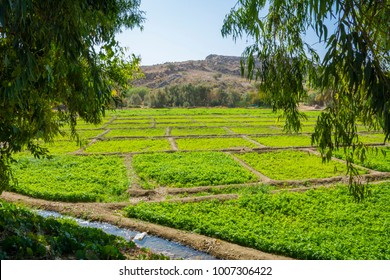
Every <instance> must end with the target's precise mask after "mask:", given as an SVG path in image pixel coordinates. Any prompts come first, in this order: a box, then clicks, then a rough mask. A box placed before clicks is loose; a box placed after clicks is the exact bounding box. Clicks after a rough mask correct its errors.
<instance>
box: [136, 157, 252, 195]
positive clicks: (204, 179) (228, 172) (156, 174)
mask: <svg viewBox="0 0 390 280" xmlns="http://www.w3.org/2000/svg"><path fill="white" fill-rule="evenodd" d="M133 167H134V170H135V171H136V173H137V175H138V176H139V177H140V179H141V181H142V184H143V186H144V187H146V188H150V187H156V186H158V185H162V186H169V187H194V186H210V185H227V184H239V183H248V182H253V181H256V180H257V178H256V176H255V175H254V174H252V173H251V172H250V171H248V170H246V169H245V168H243V167H242V166H241V165H240V164H238V163H237V162H235V161H234V159H233V158H232V157H230V156H229V155H226V154H224V153H218V152H193V153H180V152H179V153H172V154H162V153H155V154H143V155H135V156H134V157H133Z"/></svg>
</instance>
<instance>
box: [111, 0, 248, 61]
mask: <svg viewBox="0 0 390 280" xmlns="http://www.w3.org/2000/svg"><path fill="white" fill-rule="evenodd" d="M236 2H237V0H142V1H141V10H143V11H144V12H145V13H146V15H145V17H146V20H145V23H144V30H143V31H142V32H141V31H139V30H125V31H123V32H122V33H121V34H119V35H118V36H117V38H118V40H119V41H120V42H121V45H122V46H123V47H128V48H129V49H130V53H134V54H135V55H137V56H140V57H141V59H142V60H141V65H152V64H159V63H164V62H176V61H186V60H201V59H204V58H205V57H206V56H207V55H209V54H219V55H234V56H241V53H242V52H243V51H244V49H245V46H246V45H247V44H248V43H247V42H246V41H245V40H243V41H240V42H238V41H237V42H236V43H235V42H234V41H233V39H232V37H227V38H223V37H222V35H221V28H222V25H223V20H224V18H225V15H226V14H228V13H229V11H230V9H231V8H233V7H234V5H235V4H236Z"/></svg>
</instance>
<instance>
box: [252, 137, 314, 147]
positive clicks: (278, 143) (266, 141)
mask: <svg viewBox="0 0 390 280" xmlns="http://www.w3.org/2000/svg"><path fill="white" fill-rule="evenodd" d="M253 139H254V140H256V141H257V142H259V143H260V144H263V145H264V146H269V147H298V146H299V147H303V146H307V147H310V146H311V136H309V135H277V136H264V137H255V138H253Z"/></svg>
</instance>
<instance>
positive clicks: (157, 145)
mask: <svg viewBox="0 0 390 280" xmlns="http://www.w3.org/2000/svg"><path fill="white" fill-rule="evenodd" d="M169 150H171V145H170V144H169V141H168V140H166V139H131V140H107V141H97V142H96V143H94V144H93V145H91V146H89V147H87V148H86V150H85V151H86V152H89V153H115V152H116V153H131V152H155V151H169Z"/></svg>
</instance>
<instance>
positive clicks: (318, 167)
mask: <svg viewBox="0 0 390 280" xmlns="http://www.w3.org/2000/svg"><path fill="white" fill-rule="evenodd" d="M237 157H239V158H241V159H242V160H244V161H245V162H246V163H248V164H249V165H250V166H252V167H253V168H255V169H256V170H258V171H259V172H261V173H263V174H264V175H266V176H267V177H269V178H271V179H276V180H302V179H310V178H328V177H334V176H341V175H346V166H345V164H342V163H340V162H336V161H331V162H329V163H326V164H324V163H323V162H322V160H321V158H320V157H318V156H316V155H313V154H309V153H307V152H302V151H275V152H265V153H243V154H237ZM361 173H364V171H362V170H361Z"/></svg>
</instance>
